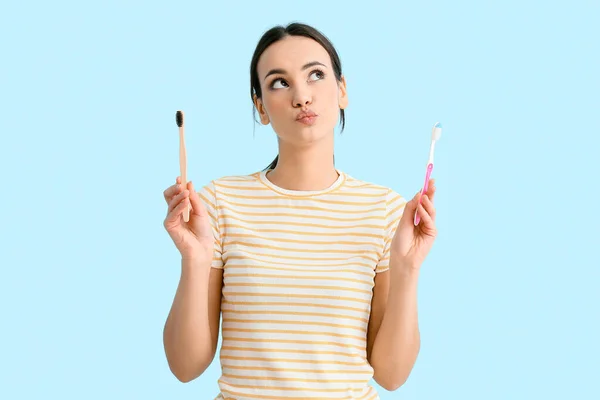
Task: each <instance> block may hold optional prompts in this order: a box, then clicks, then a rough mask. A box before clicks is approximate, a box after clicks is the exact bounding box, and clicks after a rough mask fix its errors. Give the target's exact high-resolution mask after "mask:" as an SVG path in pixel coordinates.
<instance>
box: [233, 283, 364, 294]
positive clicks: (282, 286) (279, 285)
mask: <svg viewBox="0 0 600 400" xmlns="http://www.w3.org/2000/svg"><path fill="white" fill-rule="evenodd" d="M226 285H227V287H250V288H251V287H256V283H248V282H228V283H227V284H226ZM260 287H261V288H269V287H271V288H277V289H315V290H343V291H345V292H353V293H362V294H366V295H370V294H372V293H373V291H372V290H362V289H356V288H351V287H342V286H339V287H338V286H319V285H287V284H283V283H261V284H260Z"/></svg>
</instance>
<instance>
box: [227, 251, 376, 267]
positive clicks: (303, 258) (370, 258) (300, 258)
mask: <svg viewBox="0 0 600 400" xmlns="http://www.w3.org/2000/svg"><path fill="white" fill-rule="evenodd" d="M244 253H246V254H251V255H253V256H255V257H256V256H258V257H271V258H283V259H286V260H296V261H342V260H346V265H348V264H349V263H348V262H347V260H348V258H347V257H343V256H342V257H336V258H334V257H331V258H313V257H294V256H284V255H281V254H278V255H272V254H260V253H253V252H251V251H244ZM355 257H357V258H366V259H368V260H371V261H374V262H377V261H379V260H378V259H377V258H376V257H367V256H366V255H364V254H359V255H356V256H355ZM226 258H227V259H228V260H229V259H230V258H231V256H226ZM244 258H247V257H242V259H244ZM261 262H265V261H264V260H263V261H261ZM269 262H272V261H269ZM278 264H284V265H285V263H278Z"/></svg>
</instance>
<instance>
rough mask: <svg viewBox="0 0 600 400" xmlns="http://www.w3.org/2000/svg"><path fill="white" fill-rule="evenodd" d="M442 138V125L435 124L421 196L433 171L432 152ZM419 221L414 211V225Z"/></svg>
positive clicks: (417, 214) (425, 190)
mask: <svg viewBox="0 0 600 400" xmlns="http://www.w3.org/2000/svg"><path fill="white" fill-rule="evenodd" d="M441 136H442V125H441V124H440V123H439V122H437V123H436V124H435V125H434V126H433V129H432V132H431V146H430V147H429V161H428V162H427V172H426V173H425V184H424V185H423V190H422V191H421V196H422V195H423V193H427V189H428V188H429V179H430V178H431V171H433V150H434V148H435V142H437V141H438V140H440V137H441ZM420 203H421V197H419V204H420ZM420 221H421V217H420V216H419V213H418V212H417V211H415V218H414V224H415V226H417V225H419V222H420Z"/></svg>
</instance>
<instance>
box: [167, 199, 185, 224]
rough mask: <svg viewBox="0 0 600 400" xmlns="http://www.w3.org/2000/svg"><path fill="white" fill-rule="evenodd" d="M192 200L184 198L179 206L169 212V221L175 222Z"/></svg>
mask: <svg viewBox="0 0 600 400" xmlns="http://www.w3.org/2000/svg"><path fill="white" fill-rule="evenodd" d="M189 202H190V200H189V199H188V198H185V199H183V200H182V201H181V202H180V203H179V204H178V205H177V207H175V208H174V209H173V210H172V211H171V212H170V213H169V214H167V222H175V221H177V220H178V219H179V217H180V216H181V214H182V213H183V211H184V210H185V208H186V207H187V206H188V204H189Z"/></svg>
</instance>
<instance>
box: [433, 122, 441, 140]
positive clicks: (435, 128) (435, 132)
mask: <svg viewBox="0 0 600 400" xmlns="http://www.w3.org/2000/svg"><path fill="white" fill-rule="evenodd" d="M441 136H442V124H440V123H439V122H438V123H436V124H435V125H434V126H433V132H432V133H431V140H436V141H437V140H440V137H441Z"/></svg>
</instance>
